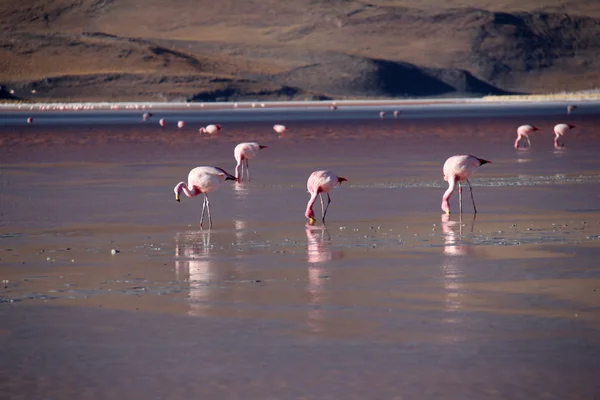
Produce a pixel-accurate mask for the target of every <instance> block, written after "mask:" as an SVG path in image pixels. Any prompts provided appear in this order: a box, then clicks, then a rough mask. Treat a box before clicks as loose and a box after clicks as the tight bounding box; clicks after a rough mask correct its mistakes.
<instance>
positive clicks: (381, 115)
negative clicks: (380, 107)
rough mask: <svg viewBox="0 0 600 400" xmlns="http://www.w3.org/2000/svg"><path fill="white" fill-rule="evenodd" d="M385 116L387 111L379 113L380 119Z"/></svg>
mask: <svg viewBox="0 0 600 400" xmlns="http://www.w3.org/2000/svg"><path fill="white" fill-rule="evenodd" d="M383 117H385V111H381V112H380V113H379V119H383Z"/></svg>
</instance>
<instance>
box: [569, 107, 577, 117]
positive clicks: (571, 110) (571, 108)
mask: <svg viewBox="0 0 600 400" xmlns="http://www.w3.org/2000/svg"><path fill="white" fill-rule="evenodd" d="M576 108H577V106H576V105H575V104H570V105H568V106H567V114H568V115H571V113H572V112H573V110H575V109H576Z"/></svg>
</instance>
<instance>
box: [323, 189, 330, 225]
mask: <svg viewBox="0 0 600 400" xmlns="http://www.w3.org/2000/svg"><path fill="white" fill-rule="evenodd" d="M330 203H331V197H329V193H327V207H325V212H324V213H323V222H325V215H327V210H329V204H330ZM321 205H323V199H321Z"/></svg>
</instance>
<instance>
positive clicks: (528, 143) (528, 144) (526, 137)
mask: <svg viewBox="0 0 600 400" xmlns="http://www.w3.org/2000/svg"><path fill="white" fill-rule="evenodd" d="M525 139H527V147H531V141H530V140H529V136H525Z"/></svg>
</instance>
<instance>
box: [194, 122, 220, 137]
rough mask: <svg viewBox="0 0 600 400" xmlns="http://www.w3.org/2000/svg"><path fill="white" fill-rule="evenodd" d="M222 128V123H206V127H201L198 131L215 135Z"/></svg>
mask: <svg viewBox="0 0 600 400" xmlns="http://www.w3.org/2000/svg"><path fill="white" fill-rule="evenodd" d="M220 130H221V125H216V124H211V125H206V127H202V128H200V129H199V130H198V131H199V132H200V133H208V134H209V135H214V134H215V133H217V132H219V131H220Z"/></svg>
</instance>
